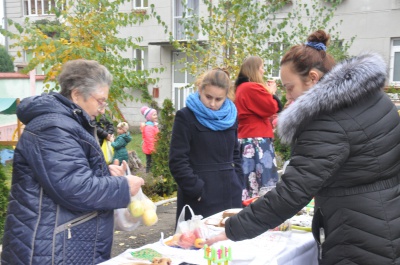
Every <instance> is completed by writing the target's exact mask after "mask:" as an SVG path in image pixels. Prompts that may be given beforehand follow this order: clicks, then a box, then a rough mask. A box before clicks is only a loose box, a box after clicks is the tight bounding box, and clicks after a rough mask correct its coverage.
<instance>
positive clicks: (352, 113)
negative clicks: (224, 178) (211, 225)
mask: <svg viewBox="0 0 400 265" xmlns="http://www.w3.org/2000/svg"><path fill="white" fill-rule="evenodd" d="M385 77H386V65H385V63H384V61H383V60H382V58H381V57H380V56H378V55H376V54H364V55H361V56H359V57H356V58H353V59H351V60H348V61H345V62H343V63H341V64H339V65H337V66H336V67H335V68H334V69H333V70H332V71H331V72H330V73H328V74H327V75H325V77H324V78H323V80H322V81H320V82H319V83H318V84H317V85H315V86H314V87H313V88H312V89H310V90H309V91H308V92H307V93H305V94H304V95H303V96H301V97H299V98H298V99H297V100H296V102H295V103H293V104H292V105H290V107H289V108H288V109H287V110H285V111H283V112H282V114H281V115H280V117H279V122H278V131H279V134H280V136H281V139H282V140H283V141H284V142H287V143H291V144H292V147H293V149H292V158H291V161H290V164H289V165H288V167H287V169H286V172H285V174H284V175H283V176H282V181H281V182H279V183H278V185H277V187H276V189H275V190H273V191H271V192H269V193H267V195H266V196H265V197H264V199H263V200H258V201H256V202H255V203H253V204H251V205H250V206H249V207H247V208H245V209H244V210H243V211H242V212H241V213H240V214H238V215H237V216H235V217H232V218H230V219H229V220H228V222H227V224H226V229H225V231H226V233H227V236H228V237H229V238H230V239H232V240H243V239H246V238H252V237H254V236H256V235H258V234H260V233H262V232H264V231H265V230H266V229H268V228H272V227H275V226H277V225H279V224H280V223H282V222H283V221H285V220H286V219H288V218H290V217H292V216H293V215H294V214H296V212H298V211H299V210H300V209H302V208H303V207H304V206H305V205H306V204H307V203H308V202H309V201H310V200H311V199H312V198H313V197H314V196H315V203H316V205H315V216H314V220H313V233H314V236H315V238H316V239H317V241H318V240H319V228H320V227H323V228H324V229H325V234H326V239H325V242H324V243H323V244H322V256H321V257H320V264H324V265H325V264H360V265H369V264H370V265H377V264H379V265H382V264H400V258H399V257H400V210H399V207H400V185H399V182H400V118H399V115H398V113H397V110H396V107H395V106H394V105H393V103H392V102H391V101H390V99H389V98H388V97H387V96H386V94H385V93H384V92H382V87H383V86H384V84H385Z"/></svg>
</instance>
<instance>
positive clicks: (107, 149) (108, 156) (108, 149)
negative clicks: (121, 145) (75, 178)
mask: <svg viewBox="0 0 400 265" xmlns="http://www.w3.org/2000/svg"><path fill="white" fill-rule="evenodd" d="M101 150H102V151H103V155H104V159H105V160H106V163H107V164H111V163H112V161H113V156H114V148H112V146H111V142H109V141H107V140H104V141H103V144H102V145H101Z"/></svg>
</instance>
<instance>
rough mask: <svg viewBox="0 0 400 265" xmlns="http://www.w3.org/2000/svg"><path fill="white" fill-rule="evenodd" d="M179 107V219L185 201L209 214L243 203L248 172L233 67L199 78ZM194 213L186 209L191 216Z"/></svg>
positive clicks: (173, 154) (174, 146)
mask: <svg viewBox="0 0 400 265" xmlns="http://www.w3.org/2000/svg"><path fill="white" fill-rule="evenodd" d="M196 84H198V92H196V93H193V94H191V95H189V97H188V98H187V100H186V106H187V107H185V108H183V109H181V110H179V111H177V113H176V117H175V122H174V127H173V131H172V139H171V147H170V154H169V167H170V170H171V173H172V175H173V176H174V178H175V181H176V183H177V184H178V201H177V206H178V207H177V218H178V217H179V215H180V213H181V211H182V209H183V206H185V205H186V204H188V205H190V207H191V208H192V209H193V211H194V213H195V214H196V215H202V216H203V217H208V216H210V215H213V214H215V213H218V212H220V211H223V210H226V209H230V208H241V207H242V189H243V188H244V179H243V172H242V167H241V160H240V156H239V144H238V141H237V120H236V118H237V111H236V107H235V105H234V104H233V102H232V101H231V100H230V99H229V98H228V97H227V95H228V92H229V88H230V86H231V81H230V79H229V75H228V73H227V72H225V71H224V70H221V69H214V70H211V71H209V72H207V73H205V74H204V75H203V76H202V77H201V78H199V80H198V81H197V82H196ZM190 217H191V216H190V213H189V212H187V213H186V220H187V219H189V218H190Z"/></svg>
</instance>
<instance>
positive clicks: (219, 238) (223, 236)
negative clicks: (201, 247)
mask: <svg viewBox="0 0 400 265" xmlns="http://www.w3.org/2000/svg"><path fill="white" fill-rule="evenodd" d="M224 240H228V237H227V236H226V234H225V231H223V232H221V233H219V234H218V235H216V236H214V237H211V238H209V239H207V240H206V242H205V244H207V245H208V246H211V245H212V244H214V243H217V242H219V241H224Z"/></svg>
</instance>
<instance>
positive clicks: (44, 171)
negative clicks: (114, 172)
mask: <svg viewBox="0 0 400 265" xmlns="http://www.w3.org/2000/svg"><path fill="white" fill-rule="evenodd" d="M84 145H90V144H89V143H88V142H87V141H85V140H84V139H81V138H79V136H77V135H74V134H73V133H71V132H70V131H69V130H68V128H60V127H51V128H48V129H46V130H45V131H43V132H42V133H41V134H40V135H39V136H38V137H37V139H36V140H35V142H33V143H30V146H29V147H28V146H21V148H24V149H25V150H27V152H28V154H27V156H28V157H31V158H32V159H29V161H28V163H29V167H30V168H31V169H32V170H33V177H34V178H35V179H36V180H37V181H38V182H39V183H40V185H41V186H42V187H43V191H44V192H45V193H46V195H47V196H49V197H50V198H51V199H52V200H53V201H54V202H56V203H57V204H60V205H62V206H63V207H65V208H68V209H70V210H73V211H92V210H111V209H116V208H123V207H126V206H127V204H128V203H129V201H130V193H129V185H128V182H127V180H126V178H125V177H123V176H121V177H113V176H110V175H103V174H104V172H107V173H108V174H109V172H108V168H106V169H104V167H107V165H106V164H105V163H104V161H103V163H102V160H101V159H100V158H99V157H98V156H100V155H101V154H99V155H98V156H97V155H95V156H93V155H92V156H89V154H88V153H87V152H88V151H87V149H92V152H93V148H95V147H89V146H88V147H87V148H83V146H84ZM98 150H99V152H101V150H100V149H98ZM88 156H89V157H88ZM90 160H94V161H97V160H98V164H97V165H93V164H94V161H90ZM91 163H92V165H91ZM91 167H93V168H91Z"/></svg>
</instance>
